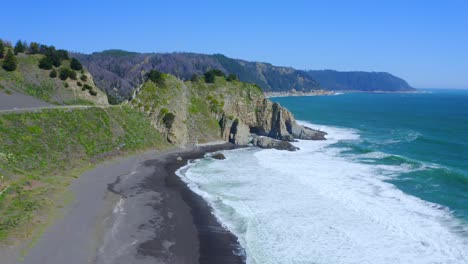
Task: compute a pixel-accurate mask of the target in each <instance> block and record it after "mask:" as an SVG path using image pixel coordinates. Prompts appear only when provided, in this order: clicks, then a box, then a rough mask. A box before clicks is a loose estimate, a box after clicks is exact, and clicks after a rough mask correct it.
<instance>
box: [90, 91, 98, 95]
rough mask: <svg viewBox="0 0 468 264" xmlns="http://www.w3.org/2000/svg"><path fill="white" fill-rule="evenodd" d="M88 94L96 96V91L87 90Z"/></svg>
mask: <svg viewBox="0 0 468 264" xmlns="http://www.w3.org/2000/svg"><path fill="white" fill-rule="evenodd" d="M89 94H90V95H92V96H96V95H97V92H96V91H94V90H89Z"/></svg>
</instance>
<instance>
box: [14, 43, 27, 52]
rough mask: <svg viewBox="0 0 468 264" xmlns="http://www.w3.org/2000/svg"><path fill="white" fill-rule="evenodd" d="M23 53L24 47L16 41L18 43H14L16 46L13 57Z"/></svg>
mask: <svg viewBox="0 0 468 264" xmlns="http://www.w3.org/2000/svg"><path fill="white" fill-rule="evenodd" d="M25 51H26V46H25V45H24V44H23V42H21V41H20V40H18V42H16V45H15V55H16V54H18V53H22V52H25Z"/></svg>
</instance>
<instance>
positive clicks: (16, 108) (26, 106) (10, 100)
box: [0, 91, 115, 114]
mask: <svg viewBox="0 0 468 264" xmlns="http://www.w3.org/2000/svg"><path fill="white" fill-rule="evenodd" d="M91 107H100V108H106V107H113V106H99V105H52V104H49V103H47V102H44V101H42V100H39V99H37V98H35V97H32V96H29V95H25V94H21V93H17V92H12V93H11V94H6V93H4V92H1V91H0V114H2V113H21V112H34V111H40V110H44V109H86V108H91ZM114 107H115V106H114Z"/></svg>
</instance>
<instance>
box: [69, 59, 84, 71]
mask: <svg viewBox="0 0 468 264" xmlns="http://www.w3.org/2000/svg"><path fill="white" fill-rule="evenodd" d="M70 67H71V68H72V69H73V70H75V71H80V70H82V69H83V65H81V63H80V62H79V61H78V60H77V59H75V58H73V59H72V60H71V62H70Z"/></svg>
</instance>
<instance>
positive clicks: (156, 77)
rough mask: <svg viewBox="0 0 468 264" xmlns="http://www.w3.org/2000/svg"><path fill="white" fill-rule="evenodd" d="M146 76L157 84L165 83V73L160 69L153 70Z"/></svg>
mask: <svg viewBox="0 0 468 264" xmlns="http://www.w3.org/2000/svg"><path fill="white" fill-rule="evenodd" d="M146 78H147V80H150V81H152V82H154V83H155V84H159V85H164V74H163V73H162V72H160V71H157V70H151V71H149V72H148V73H147V74H146Z"/></svg>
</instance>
